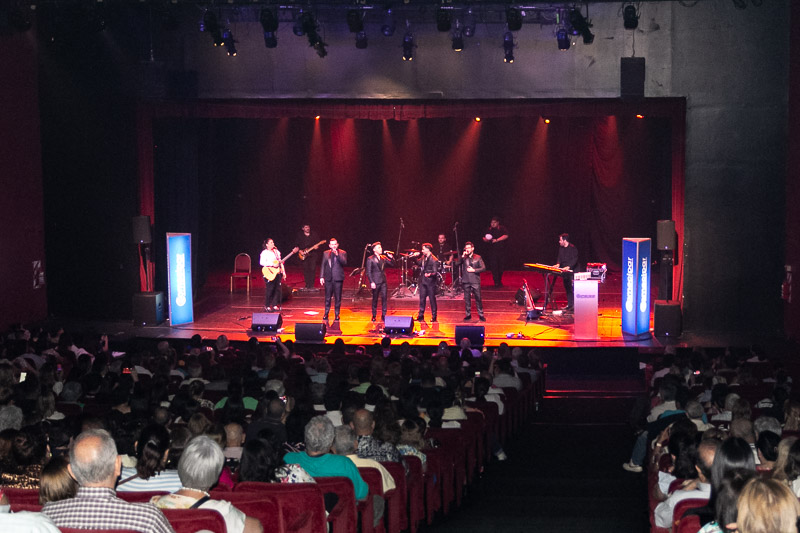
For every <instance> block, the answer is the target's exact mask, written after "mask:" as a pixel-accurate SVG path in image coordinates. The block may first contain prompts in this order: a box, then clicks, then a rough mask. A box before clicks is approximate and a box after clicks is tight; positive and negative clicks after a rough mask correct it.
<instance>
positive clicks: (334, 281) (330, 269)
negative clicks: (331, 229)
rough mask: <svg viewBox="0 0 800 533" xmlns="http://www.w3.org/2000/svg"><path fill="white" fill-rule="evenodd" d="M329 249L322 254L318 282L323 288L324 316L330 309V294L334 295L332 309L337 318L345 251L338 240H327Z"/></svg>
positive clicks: (342, 281) (326, 317)
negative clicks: (341, 248) (340, 247)
mask: <svg viewBox="0 0 800 533" xmlns="http://www.w3.org/2000/svg"><path fill="white" fill-rule="evenodd" d="M328 248H330V250H328V251H326V252H325V253H324V254H322V266H321V268H320V269H319V284H320V285H322V286H323V287H324V288H325V316H323V318H324V319H325V320H328V313H329V312H330V310H331V296H333V297H334V311H335V313H336V320H337V321H338V320H339V309H340V308H341V307H342V285H343V284H344V267H345V266H347V252H345V251H344V250H340V249H339V241H337V240H336V239H331V240H330V241H328Z"/></svg>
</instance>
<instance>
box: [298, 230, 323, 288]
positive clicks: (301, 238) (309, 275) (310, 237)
mask: <svg viewBox="0 0 800 533" xmlns="http://www.w3.org/2000/svg"><path fill="white" fill-rule="evenodd" d="M319 240H320V239H319V237H318V236H317V234H316V232H313V231H311V226H310V225H309V224H303V227H302V231H300V233H298V234H297V238H296V239H295V241H294V242H295V246H297V247H298V248H299V249H301V250H308V249H309V248H312V247H313V246H314V245H315V244H317V243H318V242H319ZM320 253H321V252H320V251H319V250H317V249H314V250H309V251H308V253H305V254H304V255H305V257H304V258H303V260H302V261H301V263H302V264H303V280H304V281H305V282H306V287H305V288H306V290H311V289H313V288H314V275H315V274H316V271H317V265H318V264H319V256H320Z"/></svg>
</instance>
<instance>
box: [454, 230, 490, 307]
mask: <svg viewBox="0 0 800 533" xmlns="http://www.w3.org/2000/svg"><path fill="white" fill-rule="evenodd" d="M456 266H457V267H461V286H462V287H463V288H464V304H465V306H466V309H467V312H466V314H465V315H464V320H472V295H475V309H477V310H478V318H479V319H480V321H481V322H486V317H485V316H483V301H482V300H481V272H483V271H484V270H486V265H485V264H484V262H483V258H481V256H479V255H478V254H476V253H475V246H473V244H472V243H471V242H469V241H467V242H466V243H465V244H464V253H463V254H461V257H460V258H458V260H457V261H456Z"/></svg>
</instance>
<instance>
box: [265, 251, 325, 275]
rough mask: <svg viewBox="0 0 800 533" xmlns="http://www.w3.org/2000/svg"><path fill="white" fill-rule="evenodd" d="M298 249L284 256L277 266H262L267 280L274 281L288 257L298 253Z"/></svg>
mask: <svg viewBox="0 0 800 533" xmlns="http://www.w3.org/2000/svg"><path fill="white" fill-rule="evenodd" d="M322 242H325V241H322ZM298 251H299V249H298V248H295V249H294V250H292V253H290V254H289V255H287V256H286V257H284V258H283V259H281V260H280V263H279V264H278V265H277V266H265V267H261V273H262V274H264V277H265V278H267V281H272V280H274V279H275V278H277V277H278V274H280V273H281V265H282V264H284V263H285V262H286V260H287V259H289V258H290V257H292V256H293V255H294V254H295V253H297V252H298Z"/></svg>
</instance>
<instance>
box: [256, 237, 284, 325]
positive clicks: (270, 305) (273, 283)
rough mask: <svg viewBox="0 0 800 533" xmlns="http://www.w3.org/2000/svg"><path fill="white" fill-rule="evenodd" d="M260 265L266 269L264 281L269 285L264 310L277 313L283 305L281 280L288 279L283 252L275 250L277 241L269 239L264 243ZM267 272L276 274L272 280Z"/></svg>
mask: <svg viewBox="0 0 800 533" xmlns="http://www.w3.org/2000/svg"><path fill="white" fill-rule="evenodd" d="M263 246H264V249H263V250H262V251H261V257H260V258H259V264H260V265H261V266H262V267H264V268H265V275H264V281H265V282H266V283H267V294H266V296H265V297H264V310H265V311H267V312H271V311H272V310H273V309H274V310H275V311H277V310H278V309H279V308H280V303H281V280H283V279H286V269H285V268H284V267H283V261H281V252H280V251H279V250H278V249H277V248H275V241H273V240H272V239H269V238H268V239H267V240H265V241H264V243H263ZM267 272H269V273H271V274H274V277H272V279H271V280H270V279H269V277H267V275H266V274H267Z"/></svg>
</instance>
